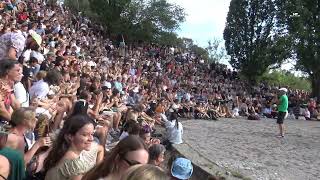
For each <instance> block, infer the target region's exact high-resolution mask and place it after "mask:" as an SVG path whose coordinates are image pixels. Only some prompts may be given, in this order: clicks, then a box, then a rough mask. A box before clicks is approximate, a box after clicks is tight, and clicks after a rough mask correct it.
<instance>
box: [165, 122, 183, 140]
mask: <svg viewBox="0 0 320 180" xmlns="http://www.w3.org/2000/svg"><path fill="white" fill-rule="evenodd" d="M165 127H166V132H167V138H168V140H169V141H170V142H171V143H172V144H181V143H182V142H183V141H182V134H183V127H182V124H181V123H180V122H178V128H177V127H176V120H172V121H168V120H167V121H165Z"/></svg>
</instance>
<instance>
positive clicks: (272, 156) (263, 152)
mask: <svg viewBox="0 0 320 180" xmlns="http://www.w3.org/2000/svg"><path fill="white" fill-rule="evenodd" d="M182 124H183V127H184V143H183V144H181V145H177V146H175V148H176V149H177V150H178V151H179V152H180V153H182V154H183V155H185V156H186V157H187V158H190V159H191V160H192V161H193V162H194V163H195V164H196V165H198V166H200V167H201V168H203V169H205V170H206V171H209V172H210V173H211V174H217V173H218V174H220V175H221V174H222V176H226V175H227V176H226V177H227V179H237V178H240V179H257V180H317V179H320V171H319V170H320V122H314V121H305V120H286V121H285V125H286V128H287V131H288V132H287V134H286V136H285V138H278V137H276V135H277V132H278V129H277V126H276V124H275V120H270V119H264V120H260V121H249V120H242V119H221V120H219V121H206V120H187V121H184V122H182Z"/></svg>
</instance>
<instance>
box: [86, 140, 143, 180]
mask: <svg viewBox="0 0 320 180" xmlns="http://www.w3.org/2000/svg"><path fill="white" fill-rule="evenodd" d="M106 157H107V158H106V159H105V160H104V161H103V162H102V163H101V164H99V165H98V166H96V167H95V168H94V169H92V170H91V171H89V172H88V173H87V174H85V175H84V177H83V180H91V179H103V180H119V179H121V176H122V174H123V172H125V171H126V170H127V169H128V168H130V167H131V166H134V165H138V164H147V163H148V159H149V153H148V149H147V147H146V145H145V144H144V142H143V140H142V139H141V138H139V137H137V136H128V137H126V138H124V139H123V140H121V141H120V142H119V143H118V144H117V146H116V147H114V148H113V149H112V151H111V153H110V154H108V155H107V156H106Z"/></svg>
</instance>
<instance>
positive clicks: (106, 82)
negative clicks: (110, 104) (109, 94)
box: [102, 81, 111, 89]
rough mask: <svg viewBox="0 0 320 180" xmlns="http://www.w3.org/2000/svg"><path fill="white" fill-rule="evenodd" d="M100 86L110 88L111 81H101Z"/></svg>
mask: <svg viewBox="0 0 320 180" xmlns="http://www.w3.org/2000/svg"><path fill="white" fill-rule="evenodd" d="M102 87H103V88H104V89H111V83H110V82H108V81H105V82H103V84H102Z"/></svg>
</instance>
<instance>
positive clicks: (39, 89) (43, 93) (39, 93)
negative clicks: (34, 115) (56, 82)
mask: <svg viewBox="0 0 320 180" xmlns="http://www.w3.org/2000/svg"><path fill="white" fill-rule="evenodd" d="M49 91H50V88H49V85H48V83H46V82H44V81H43V80H40V81H37V82H36V83H34V84H33V86H31V88H30V96H31V99H32V98H35V97H36V98H39V99H44V98H46V97H47V95H48V93H49Z"/></svg>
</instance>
